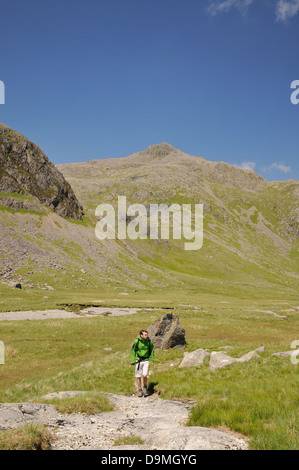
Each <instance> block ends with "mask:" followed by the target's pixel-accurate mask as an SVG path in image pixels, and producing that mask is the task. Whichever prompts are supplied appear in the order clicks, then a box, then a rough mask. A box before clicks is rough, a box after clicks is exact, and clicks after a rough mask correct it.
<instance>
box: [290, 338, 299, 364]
mask: <svg viewBox="0 0 299 470" xmlns="http://www.w3.org/2000/svg"><path fill="white" fill-rule="evenodd" d="M296 348H297V349H296ZM298 348H299V340H295V341H293V342H292V344H291V349H296V351H293V352H292V354H291V363H292V364H295V365H297V364H299V358H298V357H297V356H299V349H298Z"/></svg>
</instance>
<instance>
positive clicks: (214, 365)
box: [209, 347, 264, 370]
mask: <svg viewBox="0 0 299 470" xmlns="http://www.w3.org/2000/svg"><path fill="white" fill-rule="evenodd" d="M258 350H260V351H261V350H262V351H263V350H264V349H263V347H262V348H258ZM254 357H257V358H258V357H260V356H259V355H258V353H257V350H254V351H249V352H248V353H247V354H244V355H243V356H241V357H238V358H235V357H231V356H228V355H227V354H225V353H223V352H215V351H213V352H212V353H211V359H210V365H209V367H210V370H215V369H219V368H220V367H226V366H229V365H230V364H234V363H235V362H241V363H243V362H248V361H250V360H251V359H253V358H254Z"/></svg>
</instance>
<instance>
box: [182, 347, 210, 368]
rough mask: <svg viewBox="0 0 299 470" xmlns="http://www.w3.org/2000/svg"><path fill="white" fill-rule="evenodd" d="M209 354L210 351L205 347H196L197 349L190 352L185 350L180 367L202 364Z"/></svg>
mask: <svg viewBox="0 0 299 470" xmlns="http://www.w3.org/2000/svg"><path fill="white" fill-rule="evenodd" d="M209 355H210V353H209V352H208V351H205V350H204V349H196V351H192V352H190V353H189V352H185V353H184V358H183V360H182V362H181V363H180V365H179V368H182V367H196V366H201V365H202V364H203V362H204V360H205V358H206V357H208V356H209Z"/></svg>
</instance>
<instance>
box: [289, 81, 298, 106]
mask: <svg viewBox="0 0 299 470" xmlns="http://www.w3.org/2000/svg"><path fill="white" fill-rule="evenodd" d="M291 89H292V90H295V91H293V93H292V94H291V103H292V104H299V80H294V81H293V82H292V83H291Z"/></svg>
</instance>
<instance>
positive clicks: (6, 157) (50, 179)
mask: <svg viewBox="0 0 299 470" xmlns="http://www.w3.org/2000/svg"><path fill="white" fill-rule="evenodd" d="M0 191H1V192H4V193H19V194H24V195H31V196H34V197H35V198H37V199H38V200H39V202H40V203H41V204H44V205H45V206H48V207H49V208H50V209H51V210H53V211H54V212H56V213H57V214H59V215H61V216H62V217H66V218H72V219H82V214H83V210H82V209H83V208H82V206H80V204H79V202H78V200H77V198H76V196H75V194H74V192H73V190H72V188H71V186H70V184H69V183H68V182H67V181H66V180H65V178H64V176H63V175H62V173H60V171H59V170H58V169H57V168H56V167H55V165H54V164H53V163H52V162H51V161H50V160H49V159H48V157H47V156H46V154H45V153H44V152H43V151H42V150H41V149H40V147H38V146H37V145H36V144H34V143H33V142H31V141H30V140H28V139H27V138H26V137H24V136H23V135H21V134H19V133H18V132H16V131H14V130H13V129H11V128H10V127H8V126H6V125H5V124H2V123H0Z"/></svg>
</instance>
